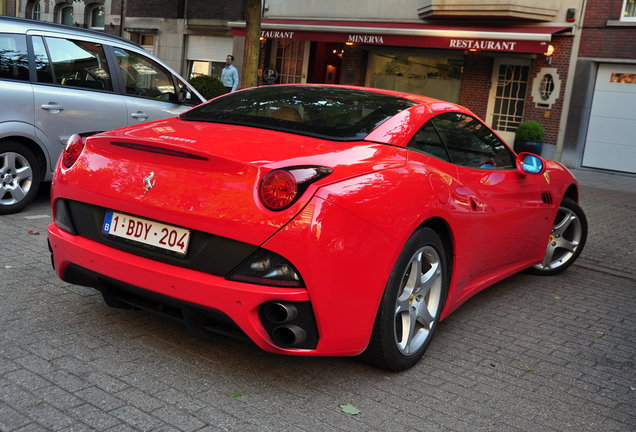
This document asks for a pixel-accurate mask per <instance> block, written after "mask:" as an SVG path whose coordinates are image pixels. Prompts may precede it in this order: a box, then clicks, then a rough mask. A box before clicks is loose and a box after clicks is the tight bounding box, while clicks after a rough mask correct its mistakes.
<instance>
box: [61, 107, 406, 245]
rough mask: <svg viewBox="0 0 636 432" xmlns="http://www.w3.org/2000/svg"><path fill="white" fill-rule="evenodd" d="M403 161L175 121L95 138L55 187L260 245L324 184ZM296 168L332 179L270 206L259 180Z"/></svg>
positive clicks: (261, 132)
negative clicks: (287, 203) (318, 170)
mask: <svg viewBox="0 0 636 432" xmlns="http://www.w3.org/2000/svg"><path fill="white" fill-rule="evenodd" d="M405 161H406V151H405V150H404V149H402V148H399V147H393V146H388V145H385V144H377V143H369V142H362V141H359V142H337V141H328V140H323V139H318V138H312V137H306V136H301V135H295V134H290V133H283V132H278V131H274V130H266V129H258V128H251V127H245V126H233V125H226V124H215V123H204V122H192V121H183V120H180V119H178V118H175V119H168V120H161V121H157V122H154V123H149V124H147V125H144V126H142V127H134V128H125V129H118V130H115V131H110V132H106V133H102V134H99V135H95V136H92V137H89V138H88V140H87V143H86V148H85V150H84V152H83V154H82V155H81V157H80V159H79V160H78V161H77V163H76V164H75V165H74V166H73V167H72V168H71V169H69V170H67V171H66V172H65V173H64V175H63V176H59V179H60V180H59V181H60V182H63V183H64V189H63V190H64V191H65V193H64V196H65V197H66V198H69V199H76V200H79V201H84V202H88V203H91V204H94V205H99V206H102V207H107V208H109V209H113V210H117V211H120V212H124V213H130V214H133V215H137V216H141V217H145V218H150V219H155V220H159V221H164V222H167V223H171V224H175V225H179V226H184V227H187V228H192V229H196V230H201V231H205V232H209V233H211V234H215V235H220V236H224V237H227V238H231V239H234V240H238V241H243V242H246V243H250V244H254V245H260V244H262V243H263V242H264V241H265V240H267V239H268V238H269V237H270V236H271V235H273V234H274V233H275V232H276V231H277V230H278V229H280V228H281V227H282V226H284V225H285V224H286V223H287V222H289V221H290V220H291V219H292V218H293V217H294V216H295V215H296V214H297V213H298V212H299V211H300V210H301V209H302V208H303V207H304V205H305V204H306V203H307V201H308V200H309V199H310V198H311V196H312V195H313V194H314V193H315V191H316V190H317V189H318V188H319V187H320V186H321V185H324V184H329V183H333V182H336V181H339V180H342V179H345V178H350V177H355V176H358V175H361V174H364V173H368V172H370V171H377V170H383V169H388V168H395V167H399V166H402V165H404V163H405ZM292 166H322V167H328V168H331V169H333V173H332V174H330V175H329V176H327V177H325V178H323V179H321V180H319V181H318V182H316V183H314V184H313V185H311V186H310V187H309V188H308V189H307V190H306V191H305V192H304V193H303V195H302V196H301V197H300V199H298V201H296V202H295V203H294V204H293V205H292V206H291V207H289V208H287V209H285V210H283V211H278V212H274V211H270V210H268V209H266V208H265V207H264V206H263V205H262V203H261V202H260V199H259V194H258V188H259V185H260V181H261V180H262V178H263V177H264V175H265V174H267V173H268V172H269V171H271V170H272V169H276V168H285V167H292ZM150 177H152V178H150ZM148 178H150V179H149V180H148V181H146V180H145V179H148ZM148 183H150V185H151V187H148Z"/></svg>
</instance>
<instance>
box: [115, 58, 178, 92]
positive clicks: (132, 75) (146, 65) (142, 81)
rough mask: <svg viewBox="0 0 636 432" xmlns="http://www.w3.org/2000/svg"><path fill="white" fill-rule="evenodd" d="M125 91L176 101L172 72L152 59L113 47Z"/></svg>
mask: <svg viewBox="0 0 636 432" xmlns="http://www.w3.org/2000/svg"><path fill="white" fill-rule="evenodd" d="M114 50H115V55H116V56H117V61H118V62H119V71H120V73H121V75H122V79H123V80H124V85H125V87H126V93H128V94H129V95H135V96H140V97H145V98H151V99H158V100H166V101H172V102H178V98H177V92H176V90H175V87H174V82H173V81H172V74H171V73H170V72H168V70H167V69H165V68H164V67H162V66H161V65H159V64H158V63H157V62H155V61H154V60H151V59H150V58H148V57H146V56H144V55H142V54H138V53H136V52H134V51H128V50H125V49H123V48H118V47H114Z"/></svg>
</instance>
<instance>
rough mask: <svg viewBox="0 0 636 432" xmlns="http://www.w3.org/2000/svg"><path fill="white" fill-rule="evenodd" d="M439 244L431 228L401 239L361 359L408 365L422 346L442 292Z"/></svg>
mask: <svg viewBox="0 0 636 432" xmlns="http://www.w3.org/2000/svg"><path fill="white" fill-rule="evenodd" d="M446 272H447V269H446V255H445V253H444V245H443V244H442V241H441V239H440V237H439V236H438V235H437V233H436V232H435V231H433V230H432V229H430V228H427V227H423V228H420V229H418V230H417V231H416V232H415V233H414V234H413V235H412V236H411V238H409V240H408V241H407V242H406V245H405V246H404V249H403V251H402V253H401V254H400V257H399V258H398V260H397V262H396V264H395V267H394V268H393V271H392V273H391V276H390V277H389V281H388V283H387V286H386V290H385V292H384V295H383V297H382V302H381V304H380V308H379V310H378V315H377V317H376V321H375V324H374V327H373V334H372V335H371V341H370V342H369V346H368V347H367V349H366V351H365V352H364V353H363V354H362V356H361V357H362V359H363V360H364V361H366V362H367V363H370V364H372V365H374V366H377V367H381V368H383V369H387V370H393V371H401V370H405V369H408V368H410V367H411V366H413V365H414V364H415V363H417V362H418V361H419V359H420V358H421V357H422V355H423V354H424V351H426V348H427V347H428V345H429V343H430V342H431V338H432V337H433V332H434V331H435V328H436V327H437V323H438V322H439V318H440V315H441V312H442V309H443V307H444V302H445V300H446V292H447V274H446Z"/></svg>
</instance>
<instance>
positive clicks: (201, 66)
mask: <svg viewBox="0 0 636 432" xmlns="http://www.w3.org/2000/svg"><path fill="white" fill-rule="evenodd" d="M224 67H225V62H214V61H198V60H190V61H188V73H187V74H186V75H187V77H188V79H190V78H194V77H198V76H201V75H210V76H213V77H214V78H218V79H221V73H222V72H223V68H224Z"/></svg>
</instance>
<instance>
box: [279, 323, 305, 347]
mask: <svg viewBox="0 0 636 432" xmlns="http://www.w3.org/2000/svg"><path fill="white" fill-rule="evenodd" d="M305 337H307V333H306V332H305V330H303V329H302V328H300V327H298V326H295V325H284V326H279V327H276V328H275V329H274V331H273V332H272V339H273V340H274V342H275V343H276V345H280V346H283V347H288V346H292V345H296V344H297V343H300V342H302V341H304V340H305Z"/></svg>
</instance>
